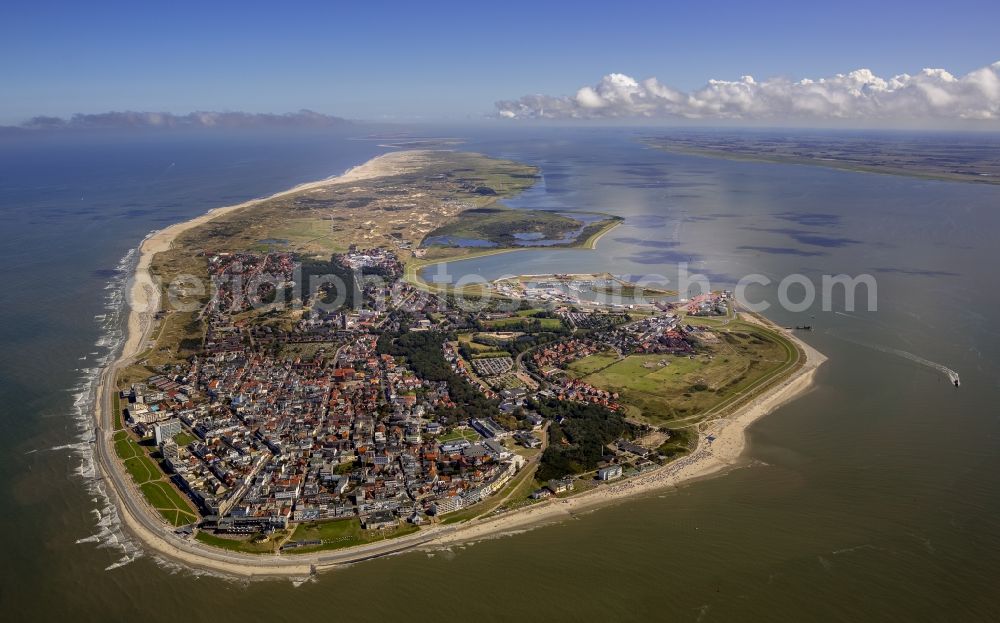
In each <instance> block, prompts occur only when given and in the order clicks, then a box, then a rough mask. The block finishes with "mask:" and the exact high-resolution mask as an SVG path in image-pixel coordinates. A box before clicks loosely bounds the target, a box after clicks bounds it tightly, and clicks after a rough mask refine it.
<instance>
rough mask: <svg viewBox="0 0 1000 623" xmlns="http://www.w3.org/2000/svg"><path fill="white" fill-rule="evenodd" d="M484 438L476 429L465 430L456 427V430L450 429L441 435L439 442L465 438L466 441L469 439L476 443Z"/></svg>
mask: <svg viewBox="0 0 1000 623" xmlns="http://www.w3.org/2000/svg"><path fill="white" fill-rule="evenodd" d="M482 438H483V436H482V435H480V434H479V433H477V432H476V431H474V430H472V429H465V430H457V429H456V430H451V431H448V432H447V433H445V434H443V435H441V436H440V437H438V443H445V442H448V441H457V440H459V439H465V440H466V441H469V442H471V443H475V442H477V441H479V440H480V439H482Z"/></svg>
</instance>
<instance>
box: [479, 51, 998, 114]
mask: <svg viewBox="0 0 1000 623" xmlns="http://www.w3.org/2000/svg"><path fill="white" fill-rule="evenodd" d="M496 106H497V111H498V114H499V116H500V117H503V118H508V119H526V118H531V119H613V118H649V119H660V118H665V119H669V118H680V119H734V120H745V121H783V120H803V121H837V120H846V121H851V120H853V121H869V120H872V121H889V122H906V121H919V120H946V121H956V120H993V121H998V120H1000V61H998V62H996V63H993V64H992V65H989V66H986V67H983V68H981V69H977V70H975V71H972V72H969V73H968V74H966V75H965V76H962V77H955V76H953V75H952V74H950V73H948V72H947V71H945V70H944V69H924V70H922V71H921V72H919V73H917V74H916V75H912V76H911V75H909V74H899V75H897V76H893V77H892V78H888V79H886V78H881V77H879V76H877V75H875V74H874V73H872V71H871V70H868V69H858V70H856V71H852V72H850V73H847V74H837V75H835V76H832V77H829V78H820V79H816V80H810V79H804V80H798V81H792V80H788V79H785V78H771V79H768V80H764V81H762V82H758V81H757V80H755V79H754V78H753V76H743V77H741V78H740V79H739V80H732V81H730V80H709V81H708V84H706V85H705V86H703V87H701V88H700V89H698V90H695V91H692V92H690V93H684V92H683V91H679V90H676V89H673V88H671V87H669V86H667V85H664V84H661V83H660V82H659V81H658V80H657V79H656V78H648V79H646V80H642V81H638V80H636V79H635V78H633V77H631V76H627V75H625V74H609V75H607V76H604V78H602V79H601V81H600V82H598V83H597V84H595V85H593V86H585V87H583V88H581V89H580V90H578V91H577V92H576V94H575V95H573V96H550V95H526V96H524V97H522V98H520V99H517V100H511V101H501V102H497V105H496Z"/></svg>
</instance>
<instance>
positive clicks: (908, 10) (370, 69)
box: [0, 0, 1000, 124]
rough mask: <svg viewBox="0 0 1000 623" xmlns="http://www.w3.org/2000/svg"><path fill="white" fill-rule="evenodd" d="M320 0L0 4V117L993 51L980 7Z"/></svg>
mask: <svg viewBox="0 0 1000 623" xmlns="http://www.w3.org/2000/svg"><path fill="white" fill-rule="evenodd" d="M333 4H334V3H327V2H323V3H319V2H317V3H273V2H269V3H254V2H239V3H212V2H205V3H184V2H173V3H155V2H150V3H146V2H129V3H114V2H95V3H86V2H72V3H69V2H65V3H53V2H45V1H36V2H17V1H8V2H4V3H3V5H2V8H0V90H2V97H0V124H2V123H16V122H19V121H22V120H24V119H25V118H27V117H30V116H33V115H36V114H45V115H60V116H65V115H69V114H71V113H74V112H103V111H108V110H126V109H127V110H156V111H168V112H177V113H183V112H189V111H192V110H247V111H254V112H285V111H291V110H298V109H300V108H310V109H313V110H317V111H320V112H325V113H330V114H336V115H341V116H346V117H351V118H368V119H400V120H404V119H405V120H412V119H433V120H443V119H466V118H479V117H481V116H483V115H486V114H490V113H492V112H493V110H494V108H493V105H494V102H495V101H497V100H503V99H516V98H519V97H521V96H522V95H526V94H532V93H545V94H549V95H553V96H559V95H572V94H573V93H575V92H576V91H577V90H578V89H580V88H581V87H582V86H584V85H593V84H595V83H597V82H598V81H599V80H600V79H601V78H602V76H605V75H606V74H609V73H612V72H621V73H625V74H628V75H629V76H634V77H636V78H646V77H651V76H655V77H657V78H658V79H659V80H660V81H661V82H663V83H666V84H669V85H670V86H672V87H675V88H678V89H682V90H691V89H696V88H698V87H700V86H702V85H704V84H705V83H706V81H707V80H708V79H709V78H720V79H726V80H736V79H738V78H739V77H740V76H742V75H744V74H752V75H753V76H755V77H756V78H758V79H761V78H766V77H772V76H786V77H789V78H794V79H798V78H803V77H823V76H830V75H833V74H835V73H838V72H847V71H851V70H854V69H858V68H861V67H865V68H869V69H871V70H873V72H875V73H876V74H878V75H881V76H892V75H893V74H898V73H901V72H910V73H914V72H918V71H919V70H920V69H921V68H923V67H943V68H945V69H947V70H949V71H950V72H951V73H953V74H955V75H961V74H964V73H966V72H968V71H971V70H973V69H976V68H979V67H983V66H986V65H989V64H990V63H993V62H995V61H998V60H1000V35H998V34H997V28H998V26H997V25H998V24H1000V3H997V2H962V1H952V2H948V3H946V4H941V3H934V4H931V3H926V5H923V6H921V4H920V3H916V2H906V3H893V2H874V1H868V2H863V3H851V2H841V3H836V4H834V3H830V4H829V5H826V6H824V7H823V8H817V7H814V6H803V5H805V4H812V3H746V2H732V3H730V2H707V3H690V2H685V3H677V5H676V6H669V4H670V3H666V2H643V3H636V2H628V1H621V0H617V1H614V2H600V3H598V2H572V3H552V2H543V1H541V0H536V1H534V2H515V1H510V0H504V1H502V2H489V3H476V2H405V3H404V2H400V3H391V2H371V1H370V2H365V3H363V4H362V5H361V6H356V5H355V3H343V6H333ZM337 4H341V3H337ZM750 4H754V5H755V6H749V5H750Z"/></svg>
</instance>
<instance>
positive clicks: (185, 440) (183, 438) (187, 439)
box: [174, 433, 198, 446]
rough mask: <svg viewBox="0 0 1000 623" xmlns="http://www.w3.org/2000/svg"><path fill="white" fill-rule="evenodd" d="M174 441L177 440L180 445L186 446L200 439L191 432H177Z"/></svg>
mask: <svg viewBox="0 0 1000 623" xmlns="http://www.w3.org/2000/svg"><path fill="white" fill-rule="evenodd" d="M174 441H175V442H177V445H178V446H186V445H188V444H189V443H193V442H195V441H198V438H197V437H195V436H194V435H191V434H190V433H177V434H176V435H174Z"/></svg>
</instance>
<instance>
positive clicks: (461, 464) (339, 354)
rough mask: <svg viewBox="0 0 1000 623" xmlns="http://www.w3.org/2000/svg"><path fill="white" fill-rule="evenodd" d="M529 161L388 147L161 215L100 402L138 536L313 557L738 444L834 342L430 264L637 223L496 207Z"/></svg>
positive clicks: (180, 546)
mask: <svg viewBox="0 0 1000 623" xmlns="http://www.w3.org/2000/svg"><path fill="white" fill-rule="evenodd" d="M537 177H538V171H537V170H536V169H535V168H534V167H531V166H527V165H523V164H519V163H515V162H511V161H506V160H500V159H495V158H490V157H487V156H483V155H480V154H474V153H465V152H458V151H431V150H407V151H396V152H391V153H389V154H386V155H383V156H380V157H378V158H375V159H373V160H371V161H369V162H368V163H365V164H364V165H361V166H359V167H356V168H354V169H352V170H350V171H348V172H347V173H345V174H344V175H342V176H339V177H336V178H331V179H328V180H322V181H320V182H315V183H310V184H305V185H302V186H298V187H296V188H293V189H291V190H289V191H285V192H283V193H279V194H276V195H273V196H271V197H267V198H264V199H259V200H254V201H250V202H246V203H243V204H239V205H236V206H230V207H226V208H219V209H216V210H213V211H211V212H209V213H207V214H205V215H203V216H201V217H198V218H195V219H193V220H191V221H188V222H186V223H181V224H178V225H174V226H171V227H168V228H166V229H164V230H161V231H159V232H155V233H153V234H151V235H150V236H149V237H147V239H146V240H144V241H143V243H142V245H141V247H140V253H139V256H138V260H137V263H136V266H135V278H134V280H133V281H132V282H131V285H130V289H129V292H128V295H129V300H130V303H131V307H132V309H131V312H130V316H129V319H128V334H127V340H126V342H125V344H124V345H123V348H122V352H121V353H120V354H119V356H118V357H117V359H116V360H115V361H114V362H113V363H111V364H110V365H108V366H107V368H106V369H105V370H104V371H103V373H102V378H101V385H100V389H99V392H98V400H97V401H96V410H95V411H96V412H95V418H96V435H95V440H94V441H95V444H94V445H95V456H96V459H97V464H98V466H99V468H100V473H101V476H102V477H103V479H104V481H105V482H106V484H107V485H108V486H107V487H106V488H107V490H108V494H109V496H110V497H111V498H112V500H113V501H115V502H116V507H117V509H118V513H119V516H120V517H121V519H122V521H123V524H124V526H125V527H126V528H127V529H128V531H129V533H130V534H132V535H134V536H135V537H136V538H137V539H138V540H139V541H140V542H141V543H142V544H144V545H145V546H146V548H147V549H149V550H151V551H153V552H155V553H156V554H157V555H160V556H162V557H164V558H166V559H169V560H172V561H176V562H179V563H182V564H185V565H188V566H191V567H196V568H203V569H209V570H212V571H216V572H221V573H226V574H231V575H239V576H272V575H273V576H296V577H298V576H307V575H309V574H312V573H316V572H318V571H321V570H323V569H328V568H332V567H336V566H338V565H343V564H347V563H352V562H357V561H361V560H366V559H370V558H373V557H378V556H383V555H387V554H392V553H397V552H401V551H406V550H412V549H417V548H435V547H443V546H447V545H448V544H452V543H459V542H466V541H469V540H474V539H477V538H482V537H484V536H488V535H494V534H498V533H503V532H507V531H511V530H515V529H521V528H524V527H526V526H530V525H533V524H537V523H539V522H546V521H552V520H556V519H559V518H562V517H566V516H568V515H570V514H572V513H575V512H578V511H580V510H582V509H586V508H590V507H593V506H595V505H600V504H606V503H609V502H612V501H615V500H619V499H622V498H625V497H629V496H634V495H637V494H641V493H644V492H648V491H653V490H656V489H658V488H662V487H669V486H677V485H678V484H680V483H682V482H686V481H689V480H691V479H692V478H696V477H700V476H704V475H707V474H711V473H714V472H717V471H719V470H721V469H724V468H725V467H727V466H728V465H731V464H733V463H734V462H735V461H736V460H737V459H738V457H739V456H740V454H741V453H742V451H743V447H744V444H745V440H744V430H745V428H746V427H747V426H748V425H749V424H750V423H752V422H753V421H755V420H756V419H757V418H759V417H761V416H762V415H764V414H766V413H768V412H769V411H771V410H773V409H774V408H776V407H777V406H778V405H780V404H782V403H783V402H784V401H787V400H790V399H792V398H793V397H795V396H796V395H798V394H799V393H801V392H802V391H804V390H806V389H807V388H808V387H809V386H810V383H811V380H812V376H813V374H814V371H815V369H816V367H817V366H819V365H820V364H821V363H822V361H823V360H824V357H823V356H822V355H821V354H820V353H818V352H816V351H815V350H813V349H812V348H810V347H809V346H808V345H806V344H805V343H804V342H802V341H801V340H799V339H797V338H796V337H795V336H794V335H793V334H792V333H790V332H788V331H786V330H783V329H781V328H779V327H777V326H775V325H773V324H772V323H770V322H768V321H767V320H766V319H764V318H763V317H760V316H757V315H753V314H748V313H744V312H740V311H739V309H738V306H737V303H736V301H735V300H734V298H733V297H732V294H731V293H730V292H727V291H718V292H712V293H704V294H702V295H699V296H697V297H695V298H693V299H691V300H679V299H677V298H676V297H677V294H678V293H676V292H672V291H669V290H665V289H660V288H644V287H643V286H642V285H640V284H638V283H634V282H632V281H630V280H628V279H627V278H625V277H624V276H618V275H613V274H610V273H607V274H597V275H594V274H591V275H522V276H519V277H516V278H512V279H505V280H502V281H498V282H493V283H487V284H484V285H481V286H480V287H479V289H478V290H477V291H475V292H473V293H471V294H473V298H472V300H473V301H474V302H475V305H471V306H470V305H465V304H463V300H464V299H463V297H459V296H457V295H458V294H460V293H459V292H456V291H455V290H454V289H451V288H449V286H448V285H446V284H429V283H427V282H425V281H423V280H422V279H421V278H420V276H419V275H420V270H421V269H422V268H424V267H427V266H429V265H431V264H433V263H436V262H442V261H455V260H460V259H463V258H469V257H474V256H476V255H478V254H482V253H499V252H511V251H516V250H518V249H526V248H537V246H539V245H545V246H551V247H557V248H587V247H592V246H593V245H594V244H595V243H596V240H597V239H598V238H599V237H600V236H601V235H602V234H603V233H604V232H606V231H608V230H609V229H611V228H613V227H615V226H617V225H618V224H620V222H621V219H620V218H617V217H612V216H609V215H602V214H594V213H576V212H565V211H564V212H553V211H544V210H518V209H513V208H510V207H508V206H505V205H504V204H503V201H504V199H506V198H509V197H513V196H515V195H517V194H518V193H520V192H521V191H523V190H524V189H526V188H528V187H529V186H530V185H532V184H533V183H534V182H535V180H536V179H537ZM461 294H469V293H466V292H461Z"/></svg>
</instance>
